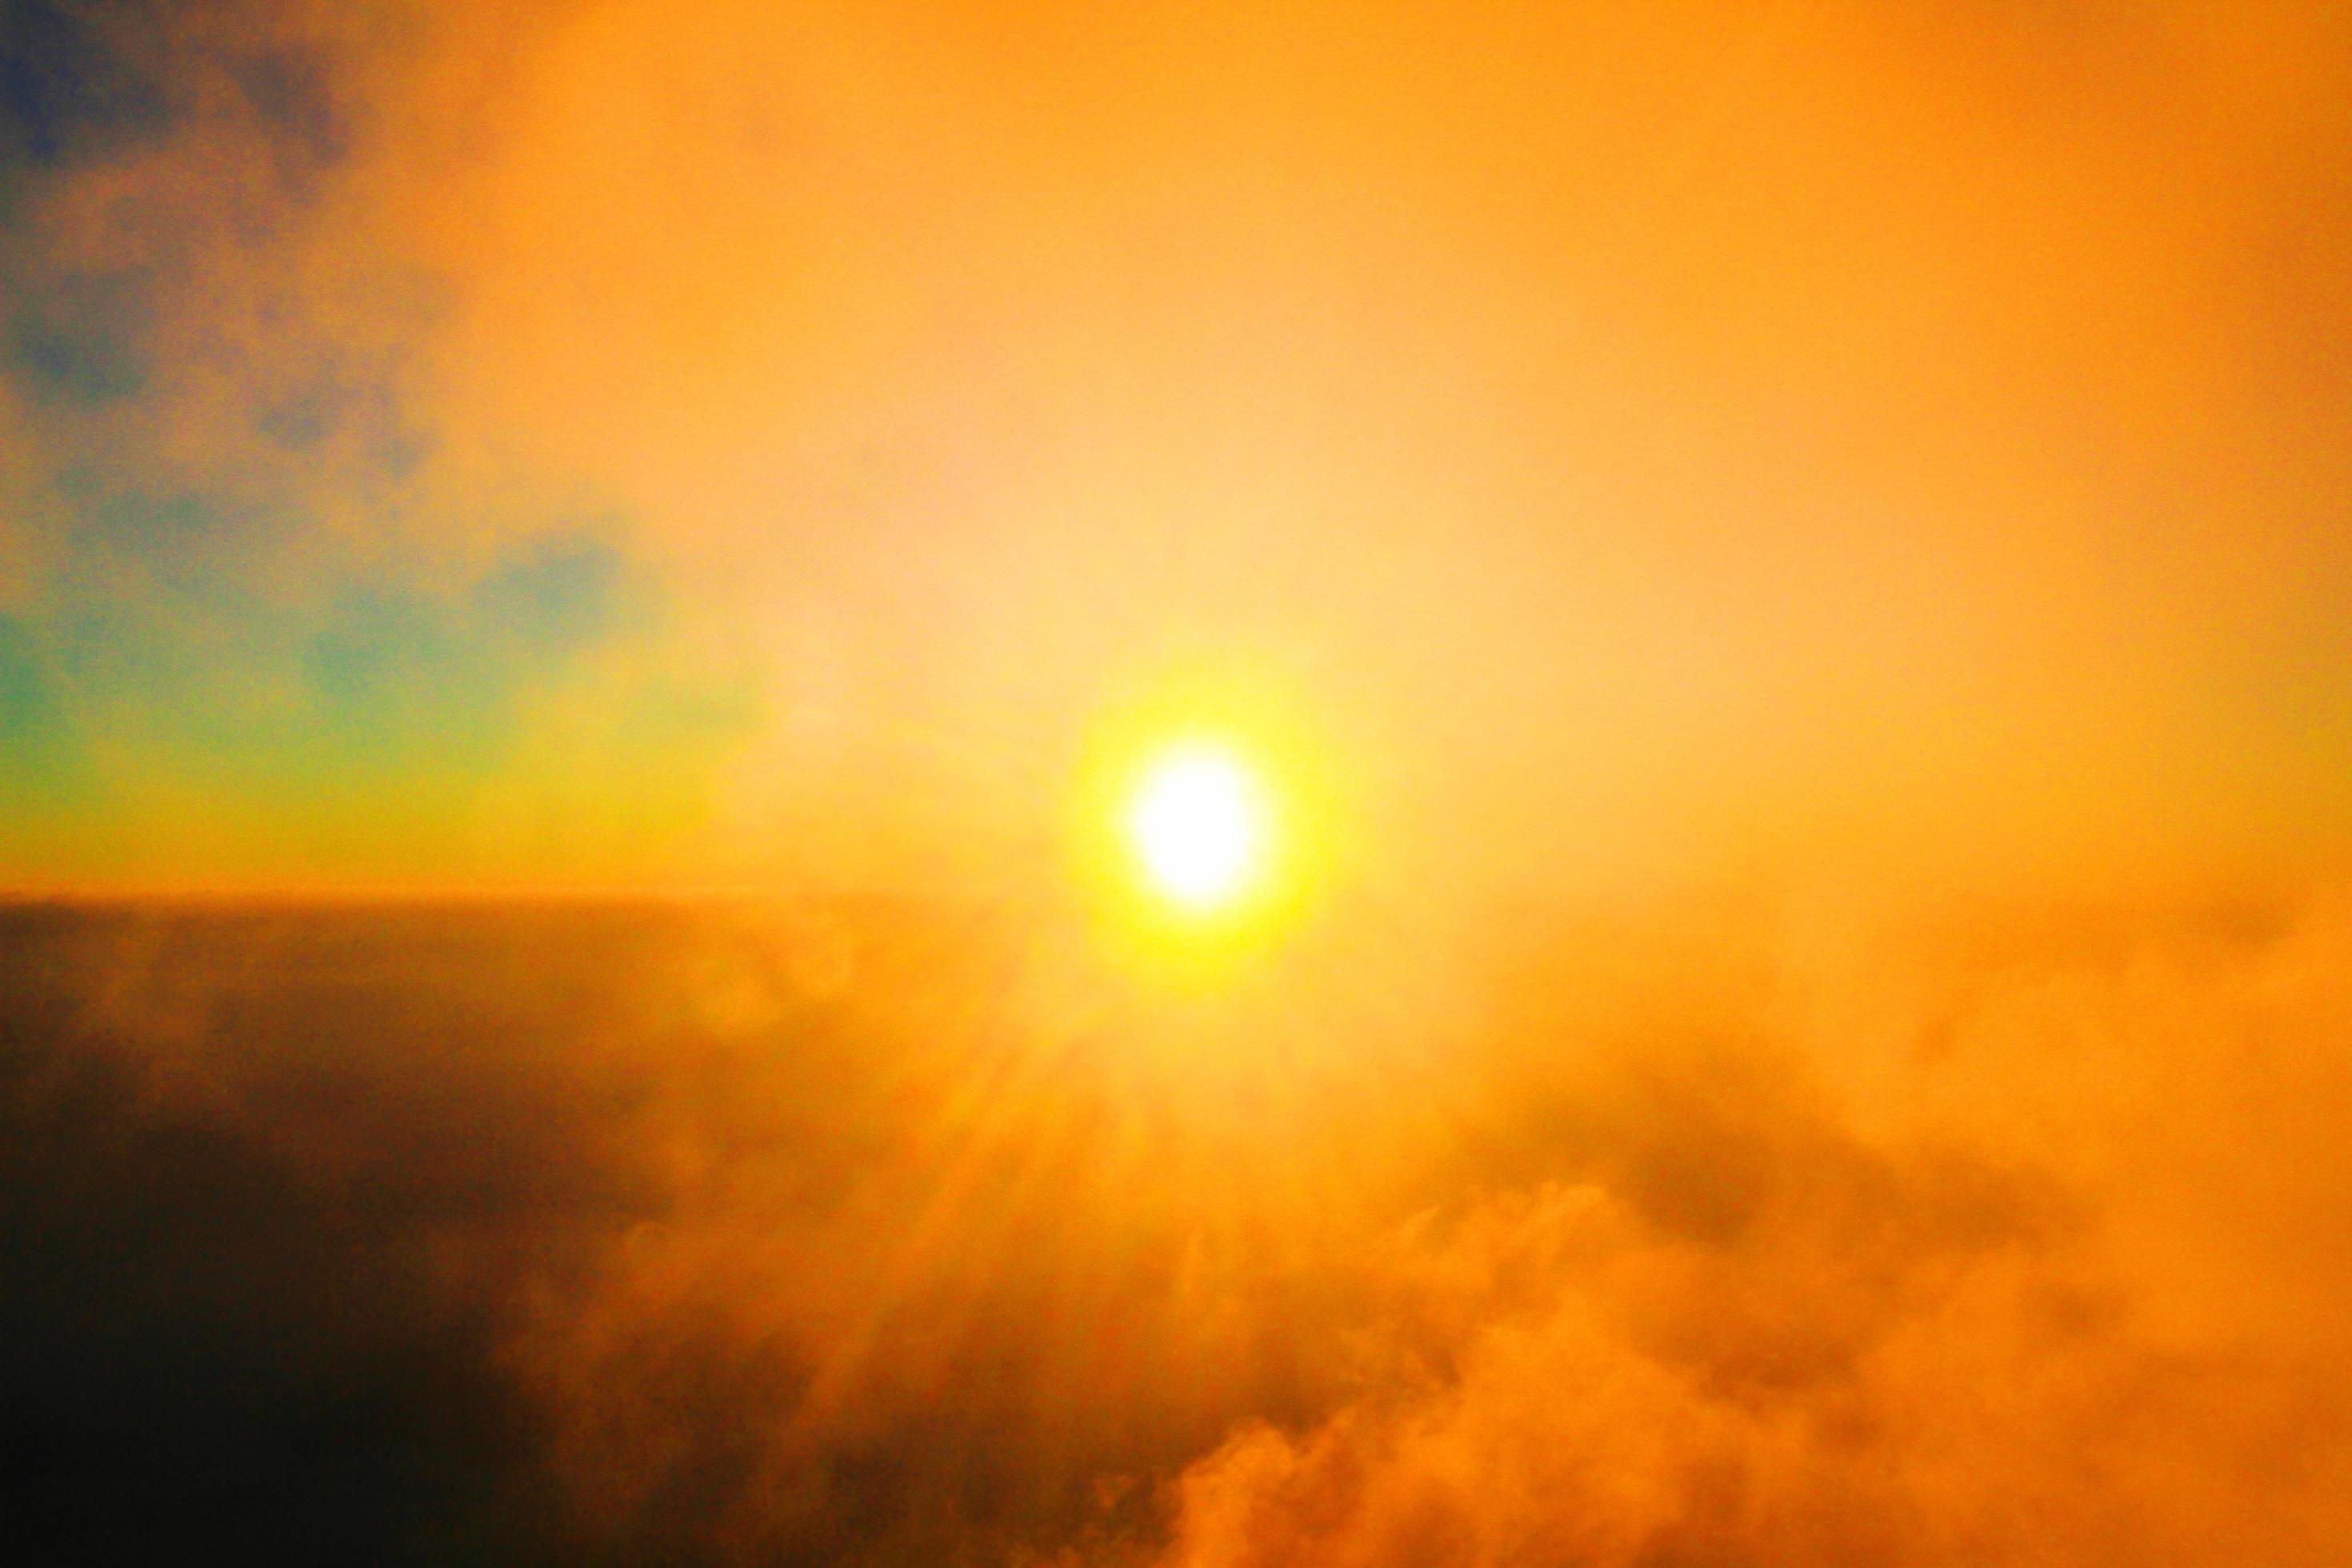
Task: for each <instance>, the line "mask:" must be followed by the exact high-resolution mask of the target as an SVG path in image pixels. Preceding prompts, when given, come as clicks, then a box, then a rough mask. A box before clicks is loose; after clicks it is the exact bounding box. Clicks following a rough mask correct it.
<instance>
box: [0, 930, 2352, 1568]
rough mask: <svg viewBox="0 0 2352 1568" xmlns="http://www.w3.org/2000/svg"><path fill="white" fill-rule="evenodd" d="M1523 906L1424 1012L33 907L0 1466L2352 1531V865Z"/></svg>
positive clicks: (1204, 1534)
mask: <svg viewBox="0 0 2352 1568" xmlns="http://www.w3.org/2000/svg"><path fill="white" fill-rule="evenodd" d="M1510 924H1511V927H1512V929H1513V930H1515V931H1517V932H1518V934H1519V939H1520V940H1519V942H1518V947H1519V950H1520V951H1521V952H1523V953H1525V954H1526V955H1527V957H1528V963H1530V965H1532V967H1530V968H1528V969H1527V970H1525V971H1517V970H1515V968H1514V966H1513V964H1512V963H1510V962H1508V961H1507V959H1506V957H1505V956H1504V955H1503V952H1502V950H1501V949H1500V948H1499V947H1498V946H1489V945H1485V944H1481V945H1480V948H1479V951H1480V953H1481V958H1480V962H1479V963H1478V964H1477V965H1476V966H1475V972H1476V973H1479V974H1481V975H1483V976H1484V978H1483V979H1481V980H1478V981H1476V982H1475V984H1473V983H1471V982H1467V981H1459V979H1458V977H1456V980H1454V981H1449V982H1448V983H1447V985H1451V984H1456V983H1459V984H1465V985H1470V986H1471V989H1470V990H1469V991H1468V992H1467V993H1466V994H1465V993H1453V992H1449V991H1448V990H1447V985H1440V986H1436V987H1434V988H1433V995H1438V996H1442V997H1444V999H1445V1000H1446V1002H1447V1004H1448V1005H1443V1006H1439V1007H1436V1008H1434V1009H1433V1010H1432V1011H1429V1012H1426V1013H1417V1012H1416V1013H1411V1014H1404V1013H1397V1012H1389V1013H1385V1014H1378V1013H1375V1012H1372V1011H1369V1010H1368V1009H1370V1008H1371V1007H1372V1004H1371V1003H1370V1000H1369V999H1368V998H1366V997H1365V996H1364V995H1363V994H1361V992H1360V988H1359V989H1358V990H1357V991H1356V992H1355V993H1354V994H1353V996H1352V999H1350V998H1349V996H1348V995H1347V994H1339V995H1338V996H1337V997H1335V996H1334V995H1333V994H1317V995H1315V996H1314V997H1312V998H1311V999H1309V1000H1308V1001H1307V1002H1306V1003H1305V1004H1303V1005H1301V1004H1300V1003H1299V1002H1298V993H1297V987H1296V986H1286V987H1285V988H1284V989H1285V993H1286V995H1288V996H1289V998H1290V1000H1289V1001H1288V1002H1286V1003H1285V1004H1284V1007H1285V1008H1286V1009H1287V1010H1286V1011H1281V1012H1277V1013H1275V1014H1267V1013H1265V1012H1264V1011H1263V1009H1264V1008H1265V1006H1268V1005H1272V999H1271V998H1270V997H1268V998H1260V999H1258V1000H1256V1001H1243V1000H1235V1001H1234V1002H1233V1003H1232V1004H1231V1005H1220V1006H1203V1005H1202V1004H1201V1003H1199V1002H1197V1001H1194V1002H1187V1003H1183V1004H1181V1005H1177V1006H1175V1008H1174V1010H1173V1011H1172V1012H1171V1011H1170V1010H1169V1008H1170V1004H1168V1003H1166V1002H1164V1001H1160V1002H1154V1001H1150V1000H1148V999H1145V998H1140V997H1138V996H1136V995H1134V994H1130V993H1126V992H1123V991H1121V990H1120V989H1118V986H1117V984H1114V983H1113V982H1111V981H1110V980H1109V979H1108V977H1104V976H1097V978H1096V979H1094V980H1090V981H1085V982H1084V984H1082V985H1081V987H1080V989H1081V992H1082V993H1083V994H1087V995H1090V997H1091V1000H1090V1001H1089V1002H1087V1005H1084V1006H1082V1007H1080V1008H1079V1010H1078V1011H1077V1012H1076V1013H1073V1012H1072V1011H1071V1010H1070V1003H1071V1000H1072V998H1071V995H1070V986H1071V985H1072V984H1074V978H1073V975H1072V974H1071V973H1067V972H1066V969H1065V960H1063V959H1060V958H1056V957H1055V956H1054V950H1053V948H1052V946H1051V944H1047V945H1045V946H1043V947H1041V946H1039V945H1038V931H1037V930H1036V929H1035V928H1034V927H1032V926H1029V925H1027V924H1026V923H1024V921H1020V920H1013V919H1008V918H1007V917H1004V916H1003V915H993V916H992V915H989V914H986V913H984V912H982V911H976V910H970V909H959V908H955V907H950V906H921V905H915V904H909V903H906V902H903V901H898V902H887V903H876V904H862V905H861V904H856V903H835V904H829V905H828V904H819V903H803V904H799V905H793V906H767V907H761V906H750V905H738V906H732V907H724V906H654V905H635V906H630V905H573V906H530V905H521V904H509V905H475V906H470V907H460V906H444V907H409V908H403V907H392V908H367V907H356V908H351V909H345V910H322V909H317V908H312V909H308V910H303V909H295V908H279V909H277V910H271V909H268V908H267V907H255V908H246V909H239V908H236V907H228V906H225V907H221V908H217V909H214V910H193V909H182V910H169V909H164V908H151V909H148V910H112V911H106V910H82V911H76V910H67V909H58V908H52V909H40V908H33V907H20V908H18V909H16V910H12V911H10V912H9V913H8V914H7V916H6V918H5V931H4V932H0V941H5V952H6V955H7V962H6V963H5V967H0V985H5V992H0V1003H5V1006H0V1016H5V1018H6V1019H7V1020H8V1024H7V1026H6V1029H5V1033H0V1117H5V1123H6V1129H7V1131H8V1137H7V1138H6V1140H5V1149H6V1151H7V1153H6V1155H5V1161H0V1230H4V1231H5V1236H6V1237H7V1240H8V1245H9V1247H10V1250H11V1256H12V1257H15V1258H17V1259H18V1260H19V1265H18V1267H16V1268H12V1270H11V1271H10V1273H9V1276H8V1278H7V1279H6V1280H5V1283H0V1324H5V1330H6V1334H5V1343H6V1344H7V1345H8V1346H9V1347H10V1348H9V1352H8V1353H7V1355H6V1356H5V1357H4V1358H0V1425H5V1428H6V1430H7V1432H8V1434H9V1441H10V1443H11V1445H12V1447H13V1451H15V1452H16V1453H19V1454H21V1455H27V1456H35V1457H37V1459H38V1463H37V1464H35V1463H34V1462H33V1461H32V1460H31V1459H27V1460H26V1463H25V1464H22V1465H18V1464H14V1463H12V1465H11V1466H10V1467H9V1468H7V1470H6V1472H5V1477H0V1479H5V1485H6V1486H7V1487H8V1488H9V1489H10V1490H9V1493H8V1498H9V1507H10V1510H11V1513H12V1515H13V1516H14V1517H16V1518H18V1519H20V1520H24V1521H29V1525H28V1528H30V1529H32V1530H33V1531H34V1532H35V1533H34V1536H33V1539H34V1540H35V1541H36V1542H37V1543H39V1546H40V1549H41V1550H43V1551H47V1552H49V1553H50V1554H51V1555H58V1554H63V1553H68V1552H82V1553H83V1554H88V1553H89V1552H98V1551H100V1550H119V1551H136V1550H145V1549H147V1548H148V1547H151V1546H152V1545H153V1544H154V1543H155V1542H160V1541H164V1540H170V1541H173V1542H180V1543H185V1542H190V1541H194V1540H205V1541H212V1542H236V1543H237V1544H238V1545H239V1546H240V1549H242V1550H245V1551H247V1552H248V1554H249V1555H250V1556H252V1557H253V1558H255V1559H256V1560H261V1561H268V1560H271V1559H272V1558H273V1557H284V1558H288V1559H289V1560H291V1559H297V1558H300V1559H310V1558H315V1556H316V1555H317V1554H318V1553H319V1552H345V1553H348V1554H352V1555H355V1556H357V1557H358V1558H360V1559H361V1560H362V1561H416V1560H425V1559H446V1557H447V1556H449V1555H451V1554H453V1553H454V1554H457V1555H459V1556H461V1557H463V1556H466V1555H467V1554H472V1555H476V1556H481V1557H495V1558H498V1559H499V1560H506V1561H514V1560H522V1561H531V1560H565V1561H579V1560H588V1561H642V1560H645V1559H646V1558H647V1557H649V1556H659V1557H662V1558H664V1559H665V1560H668V1561H677V1562H688V1563H701V1562H708V1563H734V1562H778V1561H782V1562H800V1561H809V1562H815V1561H826V1562H845V1563H877V1564H880V1563H937V1562H943V1561H944V1562H956V1561H969V1562H973V1563H991V1562H1006V1563H1013V1562H1062V1563H1117V1564H1120V1565H1122V1568H1125V1565H1127V1564H1131V1563H1161V1564H1169V1565H1182V1568H1227V1565H1238V1564H1256V1563H1297V1562H1317V1563H1342V1564H1364V1565H1372V1564H1383V1563H1397V1564H1405V1563H1412V1564H1446V1563H1549V1562H1559V1563H1629V1564H1632V1563H1640V1564H1649V1565H1655V1564H1663V1563H1689V1564H1700V1563H1732V1562H1739V1563H1778V1562H1790V1563H1795V1562H1821V1561H1857V1562H1874V1563H1877V1562H1895V1563H1921V1564H1932V1563H1958V1562H1963V1561H1965V1562H1971V1563H2110V1562H2112V1563H2126V1562H2136V1561H2147V1559H2148V1558H2149V1557H2150V1556H2162V1555H2167V1554H2169V1555H2174V1556H2179V1557H2183V1558H2188V1559H2193V1560H2200V1561H2222V1560H2259V1561H2264V1562H2275V1563H2325V1562H2330V1561H2334V1560H2336V1558H2338V1557H2340V1555H2341V1553H2342V1552H2343V1550H2344V1547H2345V1544H2346V1541H2347V1534H2346V1531H2347V1529H2352V1521H2347V1518H2346V1517H2345V1515H2344V1513H2343V1510H2342V1507H2341V1503H2340V1499H2341V1497H2342V1496H2343V1495H2344V1491H2345V1482H2346V1480H2347V1476H2346V1474H2345V1471H2346V1468H2347V1462H2352V1441H2347V1436H2352V1434H2347V1426H2346V1423H2347V1419H2352V1405H2347V1394H2352V1383H2347V1376H2346V1374H2347V1371H2348V1370H2352V1368H2347V1364H2346V1363H2345V1361H2344V1358H2343V1356H2342V1354H2341V1352H2340V1349H2339V1348H2338V1346H2337V1345H2336V1333H2335V1327H2334V1326H2335V1324H2336V1322H2338V1321H2340V1316H2341V1311H2342V1309H2343V1304H2344V1303H2343V1290H2344V1280H2345V1273H2344V1270H2343V1267H2342V1261H2343V1260H2342V1258H2341V1249H2340V1238H2337V1237H2336V1229H2337V1226H2336V1221H2335V1217H2334V1216H2335V1209H2336V1194H2337V1193H2338V1192H2340V1189H2341V1184H2342V1181H2343V1179H2344V1175H2345V1171H2344V1162H2343V1156H2342V1153H2341V1151H2340V1149H2339V1148H2338V1147H2337V1144H2338V1142H2339V1141H2338V1140H2336V1139H2335V1138H2334V1136H2333V1129H2334V1128H2335V1127H2336V1125H2338V1123H2339V1121H2340V1116H2341V1113H2342V1111H2343V1110H2344V1108H2345V1101H2346V1096H2347V1092H2348V1091H2352V1079H2347V1077H2346V1073H2345V1062H2346V1060H2347V1055H2346V1051H2345V1048H2344V1047H2345V1042H2344V1041H2343V1039H2342V1030H2341V1025H2340V1019H2341V1017H2342V1016H2343V1008H2342V1005H2341V1002H2342V992H2343V989H2344V987H2345V986H2346V985H2347V984H2352V980H2347V976H2352V946H2347V927H2346V924H2345V922H2344V921H2343V920H2342V918H2341V915H2340V911H2338V910H2336V908H2335V906H2334V905H2333V904H2331V903H2330V902H2328V901H2327V900H2315V899H2312V898H2308V897H2304V896H2294V897H2288V898H2282V899H2275V900H2259V901H2257V902H2255V903H2252V904H2246V903H2237V904H2216V903H2213V902H2211V901H2201V902H2198V903H2196V904H2194V905H2193V906H2189V907H2183V908H2181V909H2178V910H2170V911H2163V910H2138V911H2134V910H2110V911H2106V912H2105V913H2095V912H2091V911H2084V910H2074V911H2072V912H2070V913H2067V914H2065V915H2063V917H2055V918H2053V917H2051V916H2048V915H2045V914H2043V913H2041V912H2038V911H2036V910H2031V909H2022V908H2018V907H2013V906H2011V907H2002V908H1999V909H1994V908H1988V907H1982V906H1979V907H1978V908H1976V909H1974V910H1961V911H1958V913H1957V914H1956V913H1955V912H1954V911H1953V910H1949V909H1945V910H1925V911H1921V910H1916V909H1914V910H1909V911H1907V912H1906V911H1899V910H1861V909H1858V908H1856V907H1853V906H1850V905H1849V906H1836V907H1834V908H1831V909H1830V910H1829V912H1827V913H1824V912H1822V909H1821V908H1816V909H1814V910H1811V911H1810V912H1808V911H1807V910H1793V911H1790V912H1785V913H1775V914H1773V915H1772V916H1770V917H1769V918H1768V919H1765V920H1763V921H1751V920H1748V919H1745V918H1738V917H1735V916H1733V915H1731V914H1728V913H1727V912H1726V911H1724V910H1720V909H1717V910H1687V909H1686V910H1676V911H1675V912H1674V913H1673V914H1672V915H1671V916H1670V917H1668V918H1665V919H1663V920H1661V919H1654V918H1650V919H1643V920H1635V919H1633V917H1631V916H1628V915H1625V914H1624V913H1623V912H1622V911H1620V912H1619V913H1618V914H1616V915H1612V916H1611V917H1610V918H1608V919H1606V920H1584V921H1570V920H1569V919H1568V918H1567V917H1566V916H1565V915H1564V914H1555V915H1553V916H1549V917H1547V918H1546V919H1545V920H1544V921H1541V922H1540V923H1539V924H1537V923H1533V922H1530V921H1528V920H1526V919H1520V920H1517V921H1512V922H1510ZM1405 951H1407V950H1406V949H1405V948H1400V949H1399V952H1400V953H1402V952H1405ZM1413 962H1414V961H1412V960H1409V959H1406V958H1402V957H1400V958H1398V959H1397V960H1396V961H1395V966H1397V967H1410V965H1411V964H1412V963H1413ZM1082 973H1083V972H1081V975H1082ZM1400 994H1402V993H1400ZM1472 1018H1477V1019H1483V1020H1485V1021H1484V1022H1483V1023H1479V1024H1477V1025H1476V1026H1473V1027H1468V1028H1465V1027H1464V1024H1465V1020H1468V1019H1472ZM1308 1020H1313V1021H1314V1023H1315V1025H1316V1027H1315V1028H1314V1029H1313V1030H1312V1031H1310V1032H1301V1026H1303V1025H1304V1024H1306V1023H1307V1021H1308ZM1171 1047H1181V1048H1171ZM1235 1047H1243V1048H1240V1049H1236V1048H1235Z"/></svg>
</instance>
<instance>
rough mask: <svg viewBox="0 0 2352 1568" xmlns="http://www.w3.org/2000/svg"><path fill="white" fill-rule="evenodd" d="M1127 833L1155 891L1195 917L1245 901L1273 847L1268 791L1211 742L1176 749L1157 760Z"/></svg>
mask: <svg viewBox="0 0 2352 1568" xmlns="http://www.w3.org/2000/svg"><path fill="white" fill-rule="evenodd" d="M1126 826H1127V837H1128V844H1129V848H1130V850H1131V851H1132V852H1133V854H1134V857H1135V859H1136V862H1137V865H1138V867H1139V869H1140V870H1141V872H1142V874H1143V877H1144V879H1145V880H1146V881H1147V882H1148V883H1149V885H1150V888H1151V889H1152V890H1153V891H1155V892H1157V893H1158V894H1159V895H1160V897H1162V898H1164V899H1166V900H1169V901H1170V902H1171V903H1173V904H1175V905H1177V906H1178V907H1179V908H1181V909H1183V910H1188V911H1191V912H1192V913H1196V914H1208V913H1211V912H1213V911H1215V910H1220V909H1223V908H1225V907H1228V906H1230V905H1232V904H1234V903H1235V902H1236V901H1238V900H1241V899H1242V898H1243V897H1244V895H1245V894H1247V893H1248V891H1249V890H1250V889H1251V886H1252V884H1253V883H1254V881H1255V879H1257V878H1258V877H1259V876H1260V875H1261V874H1262V873H1263V869H1264V865H1265V858H1266V854H1267V852H1268V849H1269V847H1270V846H1269V845H1268V843H1267V835H1268V829H1269V826H1270V823H1269V820H1268V812H1267V809H1266V802H1265V789H1264V786H1263V785H1262V784H1260V783H1259V782H1258V780H1257V778H1256V776H1255V774H1254V773H1252V772H1251V771H1250V769H1249V768H1248V767H1247V766H1246V765H1244V763H1243V762H1242V760H1241V758H1240V757H1239V756H1238V755H1236V754H1235V753H1234V752H1232V751H1231V750H1229V749H1228V748H1226V747H1223V746H1221V745H1218V744H1215V743H1214V742H1198V741H1196V742H1185V743H1182V744H1180V745H1175V746H1171V747H1170V748H1168V749H1167V750H1166V751H1164V752H1161V753H1160V755H1159V756H1157V757H1155V758H1154V759H1152V761H1151V762H1150V763H1149V764H1148V765H1147V766H1146V767H1145V768H1144V770H1143V771H1142V773H1141V776H1140V778H1139V781H1138V783H1137V784H1136V786H1135V792H1134V795H1133V796H1132V798H1131V799H1130V801H1129V805H1128V811H1127V823H1126Z"/></svg>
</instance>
